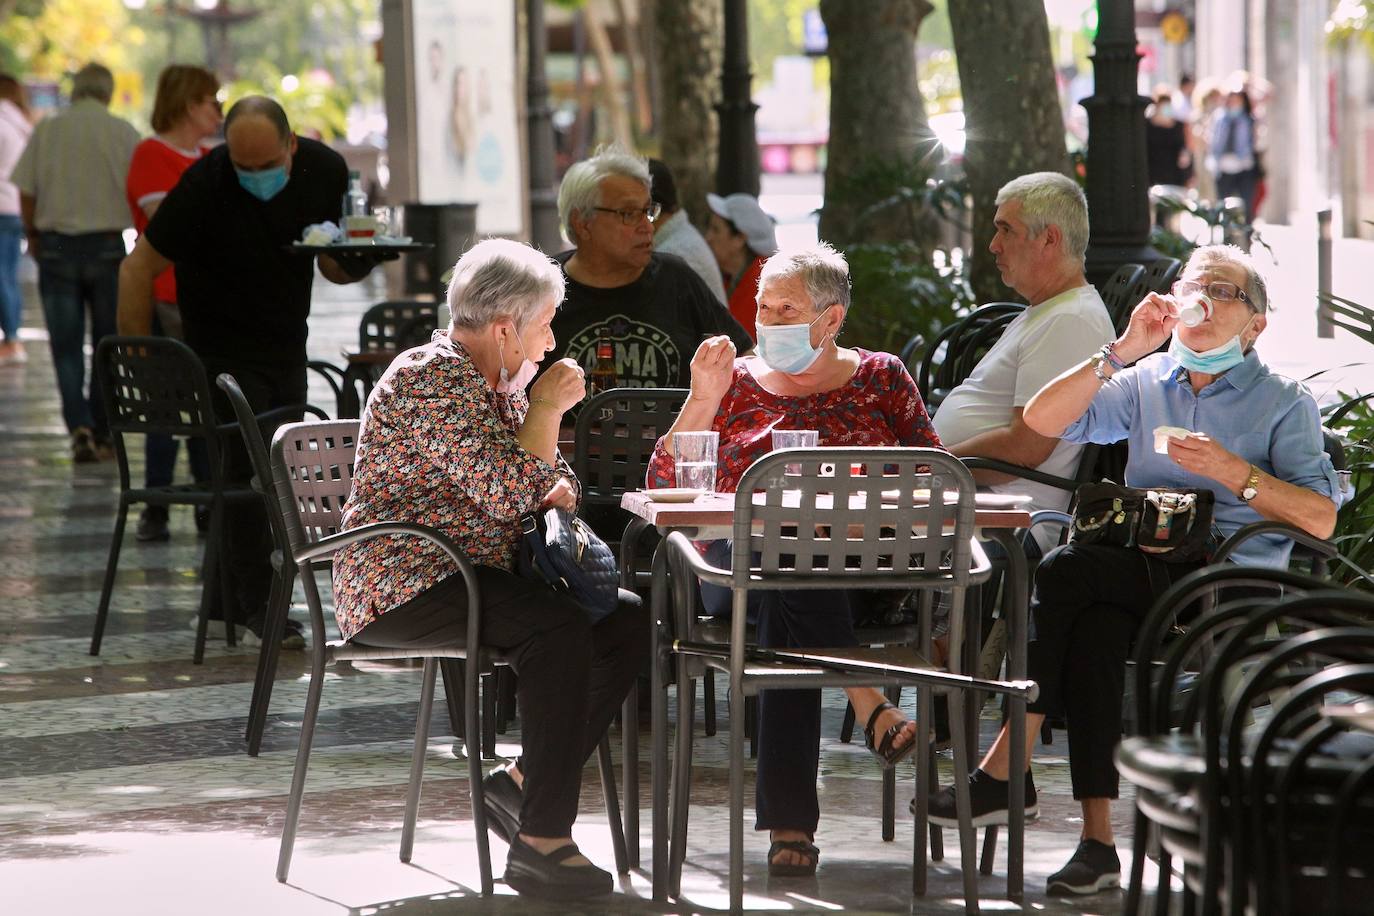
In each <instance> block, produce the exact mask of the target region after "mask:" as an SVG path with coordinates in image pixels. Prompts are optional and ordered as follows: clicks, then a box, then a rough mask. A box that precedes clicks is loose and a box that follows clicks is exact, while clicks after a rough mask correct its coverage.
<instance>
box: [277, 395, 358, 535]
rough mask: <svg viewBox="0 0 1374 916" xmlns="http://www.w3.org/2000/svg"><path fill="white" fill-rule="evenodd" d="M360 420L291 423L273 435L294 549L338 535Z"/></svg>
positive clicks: (281, 494)
mask: <svg viewBox="0 0 1374 916" xmlns="http://www.w3.org/2000/svg"><path fill="white" fill-rule="evenodd" d="M358 427H359V421H358V420H331V421H329V422H327V423H288V424H286V425H285V426H282V427H281V428H280V429H278V430H277V434H276V436H275V437H274V438H273V440H272V472H273V476H274V478H275V480H276V486H277V498H278V499H279V500H280V501H281V502H282V508H283V512H282V517H283V520H284V521H285V523H286V536H287V541H288V543H289V544H290V546H291V551H292V552H293V553H295V552H296V551H298V550H300V549H301V548H302V547H305V546H306V545H308V544H312V543H315V542H316V541H319V540H320V539H321V538H324V537H327V536H329V535H331V534H336V533H337V532H338V531H339V530H340V528H341V527H342V524H343V507H344V503H346V502H347V501H348V496H349V493H350V492H351V490H352V488H353V470H354V460H355V457H356V454H357V450H358Z"/></svg>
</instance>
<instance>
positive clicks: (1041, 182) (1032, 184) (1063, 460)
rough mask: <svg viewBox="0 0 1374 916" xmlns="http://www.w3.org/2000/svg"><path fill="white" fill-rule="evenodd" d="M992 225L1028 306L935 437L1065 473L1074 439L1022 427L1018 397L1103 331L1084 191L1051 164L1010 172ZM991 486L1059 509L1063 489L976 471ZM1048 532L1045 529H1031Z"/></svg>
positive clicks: (1001, 258) (947, 403)
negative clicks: (1088, 259)
mask: <svg viewBox="0 0 1374 916" xmlns="http://www.w3.org/2000/svg"><path fill="white" fill-rule="evenodd" d="M994 223H995V225H996V230H997V231H996V233H995V234H994V235H993V237H992V242H991V243H990V244H989V245H988V248H989V249H991V251H992V253H993V254H994V255H995V256H996V258H997V269H998V270H999V271H1000V272H1001V274H1002V282H1003V283H1005V284H1007V285H1008V286H1010V287H1011V288H1012V289H1014V290H1016V292H1017V293H1018V294H1019V295H1020V296H1022V297H1024V298H1025V300H1026V301H1027V302H1028V303H1030V307H1029V308H1027V309H1026V310H1025V311H1024V312H1022V313H1021V314H1020V315H1018V316H1017V317H1016V318H1015V319H1014V320H1013V321H1012V322H1011V323H1010V324H1009V325H1007V328H1006V330H1005V331H1004V332H1003V334H1002V337H1001V339H1000V340H998V341H997V343H996V344H995V345H994V346H993V348H992V349H991V350H989V351H988V353H987V355H986V356H984V357H983V358H982V359H981V360H980V361H979V362H978V365H977V366H975V367H974V369H973V372H972V373H970V374H969V377H968V378H967V379H966V380H965V381H964V382H963V383H962V384H960V385H959V386H957V387H956V388H955V389H954V390H953V391H951V392H950V393H949V394H948V395H947V396H946V397H945V399H944V401H943V402H941V404H940V407H939V410H937V411H936V413H935V418H934V419H935V429H936V431H937V432H938V433H939V434H940V441H941V442H943V443H944V444H945V447H946V448H948V449H949V450H950V451H951V452H953V453H954V454H956V455H958V456H960V457H961V458H962V457H979V458H995V459H998V460H1000V461H1006V462H1009V463H1011V464H1017V465H1020V466H1022V467H1027V468H1035V469H1036V470H1040V471H1044V472H1046V473H1049V474H1056V475H1058V476H1061V477H1072V476H1073V474H1074V471H1075V469H1076V466H1077V463H1078V456H1079V453H1080V452H1081V451H1082V448H1083V446H1082V445H1078V444H1073V443H1068V442H1061V441H1059V440H1058V439H1054V438H1051V437H1048V436H1042V435H1040V434H1039V433H1037V432H1035V431H1034V430H1032V429H1031V428H1030V427H1028V426H1026V424H1025V422H1024V420H1023V419H1022V411H1023V408H1024V407H1025V406H1026V402H1027V401H1029V400H1030V399H1031V397H1032V396H1033V395H1034V394H1035V393H1036V392H1037V391H1039V390H1040V389H1041V388H1043V387H1044V386H1045V384H1046V383H1048V382H1049V381H1050V380H1051V379H1053V378H1054V377H1055V376H1057V375H1059V373H1061V372H1063V371H1064V370H1065V369H1067V368H1068V367H1070V366H1072V365H1075V364H1077V363H1080V362H1082V361H1083V360H1085V359H1087V358H1088V356H1089V355H1091V354H1092V353H1093V352H1094V351H1096V350H1097V349H1098V348H1100V347H1101V346H1102V345H1103V344H1105V343H1107V342H1108V341H1110V340H1111V339H1112V336H1113V329H1112V322H1111V318H1110V317H1109V316H1108V315H1107V309H1106V306H1104V305H1103V304H1102V297H1101V296H1099V295H1098V294H1097V290H1095V289H1094V288H1093V287H1092V286H1090V285H1088V281H1087V279H1086V278H1085V277H1084V275H1083V253H1084V251H1085V250H1086V249H1087V246H1088V205H1087V200H1086V199H1085V198H1084V196H1083V191H1082V189H1080V188H1079V187H1078V185H1077V184H1076V183H1075V182H1074V181H1073V180H1072V179H1070V178H1067V177H1065V176H1063V175H1060V174H1059V173H1057V172H1034V173H1031V174H1029V175H1022V176H1020V177H1019V178H1015V179H1013V180H1011V181H1009V182H1007V184H1006V185H1004V186H1003V187H1002V189H1001V190H1000V191H998V192H997V213H996V216H995V218H994ZM974 476H975V477H977V478H978V480H979V482H980V483H982V484H986V485H988V486H989V487H990V488H991V489H992V490H994V491H998V492H1016V493H1029V494H1030V495H1031V497H1032V499H1033V506H1034V508H1035V509H1063V508H1065V507H1066V506H1067V505H1068V500H1069V496H1070V494H1069V493H1067V492H1064V491H1062V490H1057V489H1055V488H1054V487H1050V486H1048V485H1045V484H1038V483H1032V482H1029V481H1026V480H1022V479H1019V478H1013V477H1009V476H1007V475H1000V474H991V473H989V472H986V471H979V472H977V473H976V474H975V475H974ZM1037 534H1038V536H1043V537H1046V538H1047V541H1046V542H1045V543H1042V544H1041V547H1042V548H1047V547H1048V546H1049V541H1048V538H1049V537H1050V532H1046V531H1043V530H1042V531H1040V532H1038V533H1037Z"/></svg>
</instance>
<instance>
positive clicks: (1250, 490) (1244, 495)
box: [1240, 487, 1259, 503]
mask: <svg viewBox="0 0 1374 916" xmlns="http://www.w3.org/2000/svg"><path fill="white" fill-rule="evenodd" d="M1258 495H1259V490H1256V489H1255V488H1254V487H1246V488H1245V489H1244V490H1241V491H1240V498H1241V499H1243V500H1245V501H1246V502H1247V503H1248V502H1249V501H1250V500H1252V499H1254V498H1255V497H1256V496H1258Z"/></svg>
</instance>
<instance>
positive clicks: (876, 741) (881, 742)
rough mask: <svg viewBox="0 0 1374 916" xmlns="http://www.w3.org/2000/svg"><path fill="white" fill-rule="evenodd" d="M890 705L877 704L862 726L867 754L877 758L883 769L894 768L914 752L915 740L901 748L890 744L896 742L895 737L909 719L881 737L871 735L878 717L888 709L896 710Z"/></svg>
mask: <svg viewBox="0 0 1374 916" xmlns="http://www.w3.org/2000/svg"><path fill="white" fill-rule="evenodd" d="M896 708H897V707H896V706H893V705H892V704H891V703H887V702H883V703H879V704H878V705H877V706H875V707H874V708H873V712H871V713H869V715H868V724H867V725H865V726H864V744H865V745H867V747H868V750H869V752H870V753H871V754H872V755H873V756H874V757H877V758H878V759H879V760H880V761H882V764H883V766H884V767H895V766H896V765H897V764H899V763H901V762H902V761H903V760H905V759H906V757H907V755H908V754H910V753H911V752H912V751H914V750H916V739H915V738H914V737H913V738H912V739H911V740H910V741H908V742H907V743H906V744H903V745H902V746H901V747H893V746H892V742H894V741H896V740H897V736H898V735H900V734H901V733H902V729H903V728H905V727H906V724H907V722H909V721H910V720H909V719H903V720H902V721H900V722H898V723H897V724H896V725H893V726H891V727H889V728H888V730H887V731H885V732H883V734H882V737H881V738H879V737H878V736H876V735H874V734H873V727H874V725H875V724H876V723H877V721H878V716H880V715H882V714H883V712H884V711H886V710H889V709H896Z"/></svg>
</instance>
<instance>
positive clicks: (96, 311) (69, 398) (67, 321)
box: [38, 232, 124, 436]
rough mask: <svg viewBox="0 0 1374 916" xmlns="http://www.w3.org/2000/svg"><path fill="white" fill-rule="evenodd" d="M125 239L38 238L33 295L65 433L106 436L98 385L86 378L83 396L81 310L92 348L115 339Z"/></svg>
mask: <svg viewBox="0 0 1374 916" xmlns="http://www.w3.org/2000/svg"><path fill="white" fill-rule="evenodd" d="M123 259H124V238H123V236H122V235H121V234H120V233H118V232H91V233H87V234H84V235H63V234H61V233H58V232H42V233H39V236H38V294H39V297H40V298H41V299H42V300H43V320H44V321H45V322H47V325H48V347H49V349H50V350H51V351H52V362H53V368H54V369H55V370H56V372H57V390H58V393H59V394H60V395H61V396H62V419H63V420H64V421H66V424H67V429H68V431H71V430H75V429H76V428H78V427H81V426H85V427H89V428H91V429H93V430H94V431H95V433H96V435H97V436H101V435H104V434H105V433H106V432H107V431H108V424H107V423H106V420H105V405H104V404H103V403H102V402H101V400H100V382H99V379H98V378H96V377H95V375H94V373H93V374H92V375H91V384H90V394H89V396H88V395H87V394H86V352H85V347H86V310H87V308H88V307H89V309H90V312H91V345H92V347H94V346H97V345H99V343H100V340H101V338H103V337H105V336H106V335H108V334H113V333H115V309H116V306H117V304H118V301H119V263H120V261H122V260H123Z"/></svg>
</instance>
